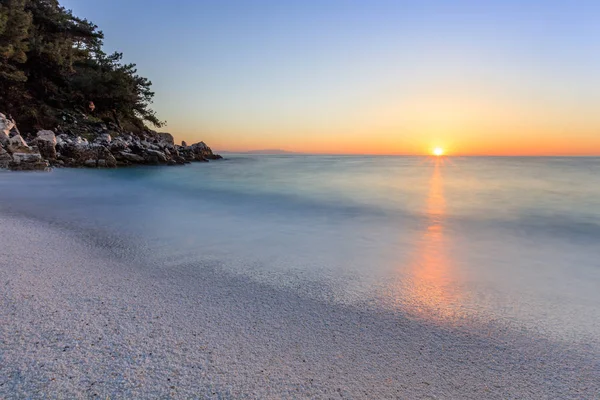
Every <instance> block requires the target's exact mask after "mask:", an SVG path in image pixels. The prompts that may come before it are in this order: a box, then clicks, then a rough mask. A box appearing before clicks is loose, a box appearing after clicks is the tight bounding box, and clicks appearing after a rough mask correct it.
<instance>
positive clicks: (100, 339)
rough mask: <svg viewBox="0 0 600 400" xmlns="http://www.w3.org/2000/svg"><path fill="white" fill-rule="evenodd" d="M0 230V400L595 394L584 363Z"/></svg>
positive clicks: (51, 232) (593, 370) (23, 229)
mask: <svg viewBox="0 0 600 400" xmlns="http://www.w3.org/2000/svg"><path fill="white" fill-rule="evenodd" d="M0 220H1V221H2V223H1V224H0V233H1V234H2V237H7V238H8V239H7V240H6V243H5V250H4V251H3V253H2V254H1V255H0V277H1V278H2V279H1V281H2V282H3V283H4V289H3V291H2V294H1V295H0V299H1V300H0V301H1V305H2V307H1V308H0V309H1V310H2V311H0V313H1V314H0V321H2V324H1V325H2V328H0V329H2V331H0V332H2V337H3V338H4V339H3V341H2V342H1V343H0V359H1V360H2V363H0V364H1V365H2V366H1V367H0V372H1V373H0V375H1V376H6V377H8V379H7V381H5V382H0V384H1V385H0V397H3V396H7V395H15V394H16V395H19V396H27V397H33V398H37V397H42V395H43V393H48V392H53V393H60V394H61V395H64V396H73V397H78V396H79V397H80V396H93V394H94V393H95V394H97V395H99V396H102V397H106V396H111V397H112V396H118V397H123V396H125V397H148V396H163V397H164V396H173V397H183V398H186V397H190V396H205V397H209V398H211V397H214V398H218V397H219V396H221V398H223V397H225V398H229V397H233V398H239V397H248V398H280V397H294V396H295V397H298V396H301V397H331V396H342V397H350V398H369V397H370V398H395V397H400V398H408V399H412V398H415V399H417V398H424V397H427V396H430V397H440V398H464V399H470V398H473V399H480V398H490V399H494V398H544V397H556V398H564V399H569V398H573V399H575V398H593V396H594V395H596V394H597V393H598V392H599V391H600V385H599V384H598V379H597V378H598V376H600V374H599V371H598V366H597V365H596V364H594V359H595V355H594V354H588V355H587V356H589V358H588V357H586V356H585V354H584V353H585V351H586V349H569V348H563V346H560V345H558V344H554V343H544V342H543V341H542V342H540V340H539V338H535V337H522V335H520V334H519V333H517V332H501V331H500V330H497V331H492V332H491V333H490V336H489V337H487V338H486V337H485V336H484V335H482V334H481V333H482V332H480V333H477V332H475V331H473V332H459V331H453V330H452V329H449V328H440V327H435V326H433V325H428V324H424V323H423V322H422V321H416V320H411V319H408V318H406V317H402V316H401V315H392V314H389V313H386V312H384V311H380V312H377V310H368V309H361V308H360V307H346V306H343V305H340V304H335V303H328V302H323V301H319V300H314V299H310V298H306V297H303V296H301V295H299V294H298V293H295V292H294V291H290V290H284V289H282V288H274V287H271V286H268V285H261V284H259V283H257V282H254V281H251V280H247V279H244V278H243V277H239V276H233V275H229V274H227V273H225V272H224V271H223V269H222V268H220V267H219V265H218V264H215V265H201V266H200V265H198V264H196V263H193V264H188V263H185V262H184V263H178V262H174V263H171V264H166V263H164V262H163V261H161V259H160V254H139V251H140V249H139V248H136V247H135V245H133V244H129V243H128V242H127V241H125V242H122V241H121V240H119V238H103V237H102V235H100V236H98V235H97V234H94V232H93V231H89V232H87V234H86V235H81V232H78V231H77V230H71V229H69V228H66V227H60V228H58V227H52V226H50V225H48V224H47V223H43V222H42V223H40V221H38V220H32V219H28V218H23V217H19V216H15V215H12V216H11V215H10V214H6V213H5V212H2V211H0ZM25 241H27V243H28V244H27V246H26V247H25V248H24V247H23V246H22V244H23V243H25ZM115 243H117V244H119V245H120V246H122V249H121V248H120V247H117V248H116V250H115V248H114V244H115ZM587 351H589V349H587ZM532 396H533V397H532ZM588 396H589V397H588Z"/></svg>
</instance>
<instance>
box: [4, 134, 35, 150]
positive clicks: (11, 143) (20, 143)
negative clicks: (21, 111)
mask: <svg viewBox="0 0 600 400" xmlns="http://www.w3.org/2000/svg"><path fill="white" fill-rule="evenodd" d="M6 149H7V150H8V151H9V152H10V153H18V152H22V151H24V150H30V148H29V146H28V145H27V142H26V141H25V139H23V137H22V136H21V135H15V136H13V137H11V138H9V139H8V142H7V143H6Z"/></svg>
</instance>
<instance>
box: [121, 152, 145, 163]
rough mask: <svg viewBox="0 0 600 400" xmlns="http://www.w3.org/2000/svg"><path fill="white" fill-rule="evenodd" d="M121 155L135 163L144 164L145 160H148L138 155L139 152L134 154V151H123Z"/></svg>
mask: <svg viewBox="0 0 600 400" xmlns="http://www.w3.org/2000/svg"><path fill="white" fill-rule="evenodd" d="M119 155H120V156H121V157H122V158H123V159H124V160H126V161H129V162H131V163H134V164H143V163H144V162H146V160H145V159H144V157H142V156H140V155H138V154H134V153H127V152H125V151H122V152H120V153H119Z"/></svg>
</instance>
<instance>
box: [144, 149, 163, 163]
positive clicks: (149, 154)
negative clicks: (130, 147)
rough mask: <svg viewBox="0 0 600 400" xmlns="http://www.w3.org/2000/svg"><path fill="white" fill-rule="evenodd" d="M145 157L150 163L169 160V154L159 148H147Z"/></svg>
mask: <svg viewBox="0 0 600 400" xmlns="http://www.w3.org/2000/svg"><path fill="white" fill-rule="evenodd" d="M144 158H145V159H146V161H147V162H148V163H149V164H162V163H166V162H167V161H168V159H167V155H166V154H165V153H163V152H161V151H158V150H146V155H145V157H144Z"/></svg>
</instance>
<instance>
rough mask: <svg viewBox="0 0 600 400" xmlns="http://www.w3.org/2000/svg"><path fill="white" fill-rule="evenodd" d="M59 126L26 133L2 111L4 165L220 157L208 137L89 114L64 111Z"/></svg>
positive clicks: (0, 158) (0, 155) (0, 160)
mask: <svg viewBox="0 0 600 400" xmlns="http://www.w3.org/2000/svg"><path fill="white" fill-rule="evenodd" d="M62 119H63V121H64V124H62V125H60V126H57V127H56V128H54V129H53V130H39V131H37V133H35V134H34V133H21V132H20V131H19V129H18V128H17V124H16V122H15V120H14V119H13V118H11V117H7V116H6V115H5V114H2V113H0V168H8V169H11V170H21V171H24V170H45V169H47V168H50V167H73V168H78V167H87V168H116V167H124V166H133V165H183V164H187V163H190V162H195V161H201V162H206V161H209V160H218V159H221V158H222V157H221V156H220V155H218V154H214V153H213V152H212V150H211V148H210V147H208V146H207V145H206V144H205V143H204V142H199V143H194V144H192V145H189V146H188V145H187V144H186V143H185V142H182V143H181V145H177V144H175V141H174V139H173V136H172V135H171V134H170V133H163V132H155V131H152V130H150V129H147V130H144V131H143V132H138V133H134V132H125V131H124V130H123V129H122V128H121V127H119V126H117V125H116V124H113V123H109V124H106V123H104V122H101V121H96V120H94V119H90V118H89V117H88V116H86V115H84V114H82V115H76V114H70V113H66V112H65V113H63V116H62Z"/></svg>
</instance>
